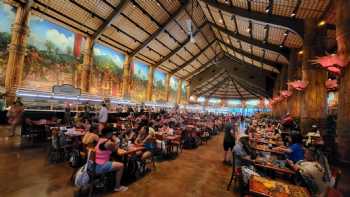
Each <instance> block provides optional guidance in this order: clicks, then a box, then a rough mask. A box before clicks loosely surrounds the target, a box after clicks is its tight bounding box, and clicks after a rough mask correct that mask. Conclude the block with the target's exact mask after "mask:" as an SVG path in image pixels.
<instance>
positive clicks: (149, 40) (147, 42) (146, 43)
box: [131, 0, 189, 56]
mask: <svg viewBox="0 0 350 197" xmlns="http://www.w3.org/2000/svg"><path fill="white" fill-rule="evenodd" d="M188 2H189V1H188V0H186V1H185V2H184V3H183V4H181V6H180V7H179V8H178V9H177V10H176V11H175V12H174V13H173V14H172V15H170V16H169V18H168V20H167V21H166V22H165V23H164V24H163V25H161V26H159V27H160V28H159V29H158V30H157V31H156V32H154V33H153V34H152V36H150V37H148V38H147V39H146V40H145V41H144V42H143V43H142V44H141V45H140V46H138V47H137V48H136V49H135V50H134V51H133V52H132V53H131V56H134V55H135V54H137V53H138V52H140V51H141V50H142V49H143V48H144V47H145V46H147V45H148V44H149V43H150V42H151V41H152V40H154V39H155V38H156V37H158V36H159V35H160V34H161V33H162V32H163V31H164V30H165V28H166V27H167V26H168V25H169V24H170V23H171V22H172V21H173V20H174V18H177V17H178V16H179V14H181V12H182V11H183V10H184V9H186V6H187V5H188ZM140 7H141V6H140Z"/></svg>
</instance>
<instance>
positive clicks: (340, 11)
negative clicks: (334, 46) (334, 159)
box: [336, 0, 350, 163]
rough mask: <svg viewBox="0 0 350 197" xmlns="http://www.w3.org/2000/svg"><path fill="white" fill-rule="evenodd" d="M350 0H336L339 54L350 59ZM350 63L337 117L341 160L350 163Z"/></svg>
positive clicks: (340, 93)
mask: <svg viewBox="0 0 350 197" xmlns="http://www.w3.org/2000/svg"><path fill="white" fill-rule="evenodd" d="M349 9H350V1H348V0H337V1H336V26H337V29H336V35H337V43H338V55H339V56H340V57H342V58H343V59H344V60H345V61H349V60H350V25H349V24H350V12H349ZM349 98H350V65H348V66H347V67H346V68H345V69H344V71H343V75H342V77H341V78H340V84H339V104H338V118H337V143H338V152H339V160H340V161H342V162H346V163H350V154H349V153H350V99H349Z"/></svg>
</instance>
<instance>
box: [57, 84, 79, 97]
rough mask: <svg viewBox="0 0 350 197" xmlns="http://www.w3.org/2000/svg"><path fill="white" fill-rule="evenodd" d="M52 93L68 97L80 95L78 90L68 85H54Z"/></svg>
mask: <svg viewBox="0 0 350 197" xmlns="http://www.w3.org/2000/svg"><path fill="white" fill-rule="evenodd" d="M52 92H53V93H54V94H64V95H70V96H80V95H81V89H80V88H75V87H74V86H72V85H69V84H63V85H54V86H53V87H52Z"/></svg>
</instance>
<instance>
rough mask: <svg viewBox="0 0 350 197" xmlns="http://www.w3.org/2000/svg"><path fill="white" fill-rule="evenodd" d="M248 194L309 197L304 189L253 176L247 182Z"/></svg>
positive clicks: (272, 196) (266, 196) (270, 196)
mask: <svg viewBox="0 0 350 197" xmlns="http://www.w3.org/2000/svg"><path fill="white" fill-rule="evenodd" d="M249 193H250V194H252V195H256V196H265V197H311V195H310V192H309V191H308V190H307V189H306V188H305V187H301V186H297V185H292V184H289V183H286V182H283V181H280V180H272V179H269V178H265V177H260V176H255V175H253V176H252V177H251V178H250V180H249Z"/></svg>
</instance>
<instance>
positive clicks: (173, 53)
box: [154, 24, 206, 68]
mask: <svg viewBox="0 0 350 197" xmlns="http://www.w3.org/2000/svg"><path fill="white" fill-rule="evenodd" d="M205 25H206V24H202V25H201V26H200V27H199V28H198V29H197V31H196V32H194V34H193V36H195V35H197V33H199V32H200V31H201V29H202V28H203V27H204V26H205ZM189 42H190V37H187V38H186V40H185V41H184V42H182V43H180V45H179V46H178V47H177V48H175V49H174V50H172V51H171V52H170V53H169V54H168V55H166V56H164V57H163V58H162V59H161V60H160V61H159V62H157V63H156V64H155V65H154V67H156V68H157V67H158V66H159V65H161V64H163V63H164V62H165V61H166V60H168V59H169V58H170V57H172V56H173V55H175V54H176V53H177V52H179V51H180V50H181V49H182V48H184V47H185V46H186V45H187V43H189Z"/></svg>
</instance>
